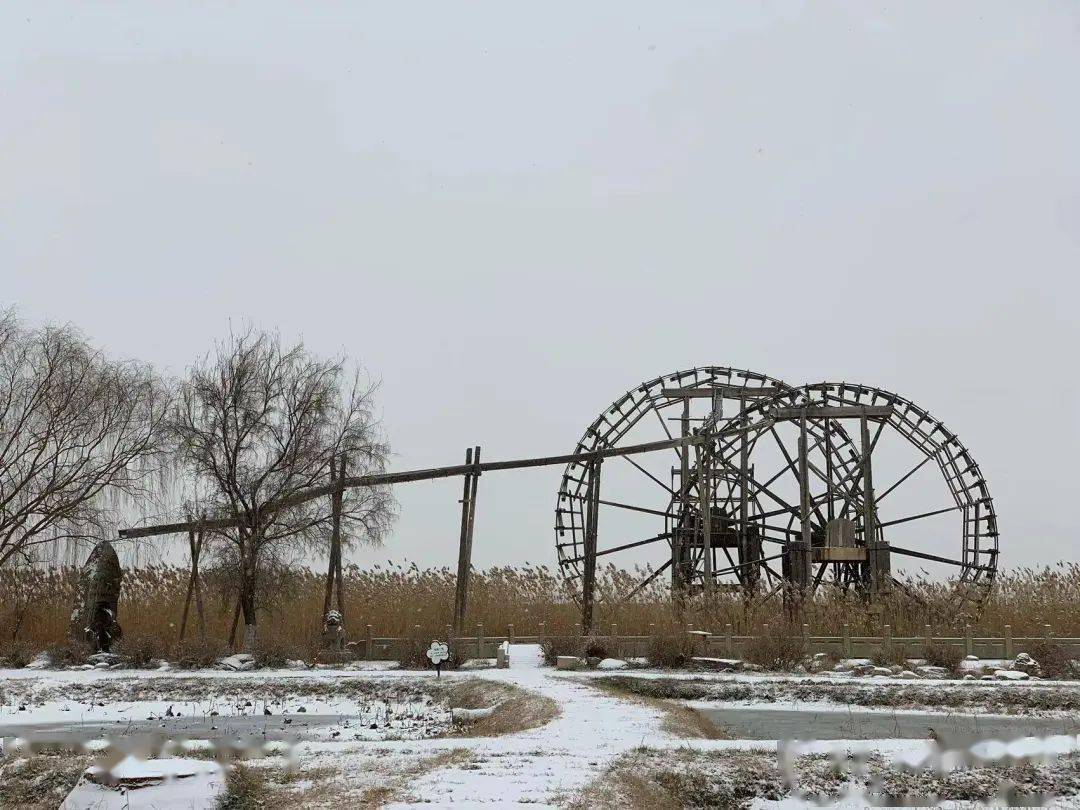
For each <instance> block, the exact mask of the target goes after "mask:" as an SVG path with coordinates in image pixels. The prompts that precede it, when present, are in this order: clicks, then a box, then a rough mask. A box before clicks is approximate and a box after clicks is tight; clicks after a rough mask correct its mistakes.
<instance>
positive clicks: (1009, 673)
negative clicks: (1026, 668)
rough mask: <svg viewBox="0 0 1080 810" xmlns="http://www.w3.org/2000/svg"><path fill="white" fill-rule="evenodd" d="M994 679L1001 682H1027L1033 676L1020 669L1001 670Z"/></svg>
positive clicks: (995, 674)
mask: <svg viewBox="0 0 1080 810" xmlns="http://www.w3.org/2000/svg"><path fill="white" fill-rule="evenodd" d="M994 677H995V678H997V679H998V680H999V681H1026V680H1027V679H1028V678H1029V677H1031V676H1030V675H1028V674H1027V673H1026V672H1023V671H1021V670H1019V669H999V670H998V671H997V672H995V673H994Z"/></svg>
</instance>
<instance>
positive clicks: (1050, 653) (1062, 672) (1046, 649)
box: [1027, 641, 1078, 679]
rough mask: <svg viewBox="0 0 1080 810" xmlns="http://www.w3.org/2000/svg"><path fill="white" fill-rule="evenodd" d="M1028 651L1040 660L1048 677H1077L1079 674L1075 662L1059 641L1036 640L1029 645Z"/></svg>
mask: <svg viewBox="0 0 1080 810" xmlns="http://www.w3.org/2000/svg"><path fill="white" fill-rule="evenodd" d="M1027 653H1028V655H1030V656H1031V657H1032V658H1034V659H1035V660H1036V661H1038V662H1039V668H1040V669H1041V670H1042V674H1043V675H1044V676H1046V677H1047V678H1059V679H1060V678H1075V677H1076V676H1077V674H1078V673H1077V669H1076V665H1075V663H1074V662H1073V660H1072V659H1071V658H1069V654H1068V653H1067V652H1066V651H1065V648H1064V647H1062V646H1061V645H1060V644H1058V643H1057V642H1054V641H1036V642H1034V643H1032V644H1030V645H1028V649H1027Z"/></svg>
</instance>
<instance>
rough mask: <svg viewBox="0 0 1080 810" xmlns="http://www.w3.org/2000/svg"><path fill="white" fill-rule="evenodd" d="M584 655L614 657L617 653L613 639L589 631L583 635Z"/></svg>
mask: <svg viewBox="0 0 1080 810" xmlns="http://www.w3.org/2000/svg"><path fill="white" fill-rule="evenodd" d="M584 647H585V655H586V657H588V658H614V657H616V656H617V655H618V654H619V651H618V649H617V648H616V647H615V639H614V638H611V637H610V636H598V635H596V634H595V633H590V634H589V635H588V636H586V637H585V644H584Z"/></svg>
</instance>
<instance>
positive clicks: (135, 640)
mask: <svg viewBox="0 0 1080 810" xmlns="http://www.w3.org/2000/svg"><path fill="white" fill-rule="evenodd" d="M113 652H115V653H117V654H118V655H121V656H123V657H124V658H126V659H127V660H128V662H129V663H130V664H131V666H133V667H135V668H136V669H146V668H147V667H150V666H152V665H153V664H154V663H155V662H157V661H162V660H166V659H168V657H169V642H168V641H166V640H165V639H163V638H162V637H161V636H159V635H157V634H155V633H129V634H127V635H125V636H124V637H123V638H121V639H120V641H118V642H117V643H116V646H115V647H113Z"/></svg>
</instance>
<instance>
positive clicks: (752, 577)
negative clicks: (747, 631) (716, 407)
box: [739, 399, 761, 597]
mask: <svg viewBox="0 0 1080 810" xmlns="http://www.w3.org/2000/svg"><path fill="white" fill-rule="evenodd" d="M739 410H740V412H742V411H745V410H746V400H745V399H740V400H739ZM744 421H745V420H744ZM749 490H750V431H749V430H747V429H746V425H743V431H742V435H741V436H740V442H739V563H740V564H741V565H745V564H746V563H748V562H750V561H751V560H752V559H753V557H752V556H751V549H750V491H749ZM755 556H757V557H760V556H761V554H760V547H759V552H758V554H757V555H755ZM759 576H760V572H759V571H758V568H757V566H750V567H748V568H746V569H745V573H744V574H743V576H742V580H743V581H744V582H745V584H746V589H747V592H748V594H749V595H750V596H751V597H752V595H753V593H754V591H755V590H756V589H757V583H758V578H759Z"/></svg>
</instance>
